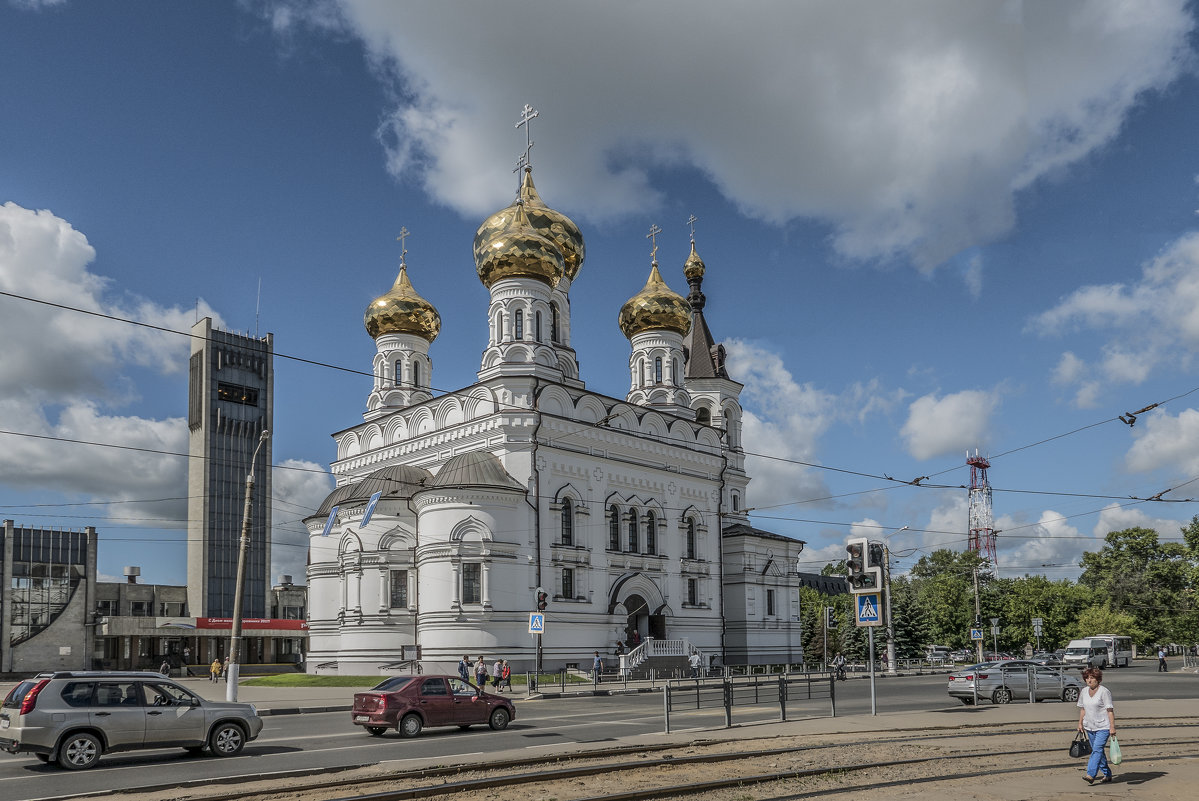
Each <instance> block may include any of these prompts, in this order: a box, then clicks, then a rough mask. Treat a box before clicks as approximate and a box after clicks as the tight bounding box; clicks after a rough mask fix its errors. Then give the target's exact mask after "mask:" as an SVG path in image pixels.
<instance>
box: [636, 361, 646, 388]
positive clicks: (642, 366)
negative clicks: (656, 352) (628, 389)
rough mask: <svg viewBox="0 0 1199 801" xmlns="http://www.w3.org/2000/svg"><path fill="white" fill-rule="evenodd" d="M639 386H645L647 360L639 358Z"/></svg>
mask: <svg viewBox="0 0 1199 801" xmlns="http://www.w3.org/2000/svg"><path fill="white" fill-rule="evenodd" d="M637 386H639V387H643V386H645V361H644V360H642V359H638V360H637Z"/></svg>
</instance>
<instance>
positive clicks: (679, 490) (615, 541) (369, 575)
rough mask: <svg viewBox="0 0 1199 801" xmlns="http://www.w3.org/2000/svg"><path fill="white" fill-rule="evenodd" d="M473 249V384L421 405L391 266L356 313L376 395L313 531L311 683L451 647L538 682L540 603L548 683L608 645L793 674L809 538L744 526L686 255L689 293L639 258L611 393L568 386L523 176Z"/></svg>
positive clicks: (562, 269)
mask: <svg viewBox="0 0 1199 801" xmlns="http://www.w3.org/2000/svg"><path fill="white" fill-rule="evenodd" d="M474 254H475V265H474V267H475V274H476V275H477V277H478V278H479V280H481V281H482V282H483V284H484V286H486V287H487V289H488V290H489V293H490V302H489V304H488V307H487V309H486V315H487V316H486V318H485V319H486V321H487V325H486V330H485V331H484V330H480V334H482V335H485V336H486V345H485V346H484V348H483V352H482V358H481V361H480V365H479V369H478V373H477V376H478V381H477V383H475V384H473V385H471V386H468V387H465V388H463V389H460V390H458V391H455V392H449V393H445V394H440V395H436V396H435V394H434V393H433V391H432V389H431V387H432V386H434V384H433V383H432V382H433V362H432V359H431V358H430V345H431V343H432V342H433V341H434V339H435V338H436V337H437V335H438V333H439V331H440V325H441V321H440V317H439V315H438V314H437V311H436V309H435V308H434V307H433V305H432V304H431V303H429V302H428V301H426V300H425V299H424V298H422V297H421V296H420V295H419V294H418V293H417V291H416V290H415V288H414V287H413V284H412V281H411V280H410V279H409V276H408V266H407V264H406V262H405V260H404V258H401V263H400V270H399V276H398V277H397V278H396V281H395V284H394V286H393V287H392V288H391V290H390V291H389V292H387V293H385V294H384V295H382V296H380V297H379V298H377V299H376V300H375V301H373V302H372V303H371V304H370V305H369V307H368V308H367V311H366V316H365V324H366V330H367V332H368V333H369V335H370V336H371V337H372V339H373V340H374V343H375V352H374V354H373V372H374V376H375V380H374V387H373V389H372V391H371V392H370V394H369V396H368V397H367V399H366V411H365V414H364V416H363V417H364V421H363V422H362V423H360V424H357V425H354V426H352V427H350V428H346V429H344V430H342V431H339V432H337V433H336V434H334V435H333V436H334V439H335V441H336V444H337V457H336V460H335V461H334V462H333V465H332V469H333V473H334V475H335V477H336V480H337V487H336V489H335V490H334V491H333V493H332V494H331V495H329V496H328V497H327V498H326V499H325V500H324V502H323V504H321V506H320V508H319V510H318V511H317V513H316V514H315V515H313V516H312V517H310V518H308V519H307V520H306V523H307V525H308V527H309V531H310V552H309V569H308V580H309V603H310V610H311V611H310V621H309V623H310V634H309V636H310V640H309V647H310V654H309V661H308V664H309V669H310V670H316V669H320V670H328V671H340V672H346V673H363V672H371V671H374V670H375V669H379V668H383V667H385V666H387V665H394V664H396V663H398V662H399V661H400V660H403V659H408V658H415V657H417V656H419V660H420V662H421V663H422V666H423V667H424V668H425V669H426V670H453V666H454V665H455V664H456V663H457V661H458V660H459V659H460V658H461V657H462V655H463V654H471V655H479V654H483V655H486V656H487V657H488V658H489V659H491V658H494V657H503V658H507V659H509V660H510V661H511V662H512V664H513V666H514V667H517V668H518V669H526V668H529V667H532V666H533V665H534V664H535V662H536V660H537V640H536V638H535V637H534V636H531V635H530V628H531V622H530V614H531V612H533V611H534V607H535V604H536V602H537V596H538V593H539V591H543V592H544V593H545V596H546V599H545V600H546V603H547V606H546V609H545V610H544V613H545V616H544V632H543V635H542V637H541V646H542V648H543V657H542V658H543V660H544V661H543V665H544V666H545V667H546V668H551V669H552V668H554V667H560V666H562V665H564V664H569V663H580V664H583V665H587V664H589V663H590V658H591V654H592V653H593V651H595V650H600V651H602V652H604V653H606V654H608V653H610V652H611V650H612V649H613V648H614V646H615V644H616V643H617V642H620V643H622V645H624V646H626V647H630V648H633V649H634V650H633V652H631V653H630V660H633V661H635V659H637V658H640V657H638V656H637V654H638V653H640V654H641V655H642V656H644V655H645V654H647V653H649V652H650V651H652V650H653V649H651V648H650V647H649V646H650V645H651V644H652V645H654V646H656V648H657V652H659V653H678V654H681V655H683V656H685V655H686V654H687V653H689V652H690V650H691V649H696V650H698V651H700V652H702V654H703V658H705V659H706V660H709V661H712V662H717V661H720V660H723V661H725V662H730V663H734V662H735V663H744V662H767V661H789V662H798V661H801V660H802V649H801V648H800V645H799V643H800V638H799V620H800V617H799V590H798V586H799V585H798V582H797V576H796V558H797V556H798V555H799V552H800V550H802V547H803V543H802V542H800V541H797V540H794V539H790V538H787V537H782V536H778V535H775V534H771V533H769V532H762V531H759V530H757V529H755V528H753V527H752V526H750V525H749V521H748V518H747V516H746V509H747V507H748V500H747V497H748V496H747V494H746V493H747V489H748V486H749V483H750V476H748V475H747V474H746V472H745V454H744V451H743V449H742V443H741V419H742V411H741V405H740V403H739V400H738V398H739V393H740V391H741V385H740V384H738V383H737V382H736V381H735V380H733V379H732V378H731V377H730V370H732V369H733V368H734V366H733V365H726V363H725V362H726V359H725V351H724V349H723V348H722V347H721V346H719V345H717V344H716V343H715V342H714V340H713V339H712V335H711V332H710V331H709V329H708V325H707V323H706V321H705V319H704V308H705V304H706V299H705V297H704V294H703V292H702V291H701V287H702V282H703V277H704V272H705V269H706V267H705V265H704V262H703V261H702V260H701V259H700V257H699V255H698V253H697V252H696V248H695V243H694V241H692V243H691V250H690V253H689V254H688V255H687V257H686V258H685V260H684V259H681V260H680V261H681V262H682V263H681V264H680V265H679V267H680V268H681V272H682V273H683V276H684V277H685V279H686V281H687V283H688V284H689V286H690V291H689V294H688V296H687V297H686V298H684V297H683V296H681V295H679V294H677V293H675V292H674V291H673V290H671V289H670V287H669V286H668V285H667V282H666V281H665V280H664V279H663V277H662V273H661V271H660V270H659V266H658V263H657V258H656V256H657V246H656V244H655V246H654V248H653V251H652V253H651V256H650V259H649V262H650V263H649V264H647V265H646V272H647V273H648V280H647V281H646V283H645V286H644V287H643V288H641V290H640V291H638V292H636V293H635V294H634V295H633V297H632V298H630V299H629V301H628V302H627V303H625V305H624V306H623V308H621V309H620V310H619V325H620V327H621V330H622V331H623V332H624V334H625V335H626V337H628V339H629V342H630V351H629V356H628V365H629V387H628V391H627V393H626V394H625V396H624V397H621V398H617V397H612V396H610V395H606V394H602V393H599V392H595V391H592V390H589V389H588V388H587V387H586V385H585V384H584V381H583V379H582V377H581V376H580V374H579V365H578V360H577V359H576V356H575V351H574V349H573V347H572V346H571V299H570V290H571V286H572V284H573V282H574V281H575V280H576V278H577V277H578V275H579V271H580V269H581V267H582V265H583V260H584V242H583V237H582V235H581V234H580V232H579V229H578V228H577V227H576V226H575V224H574V223H573V222H572V221H571V220H570V219H569V218H567V217H566V216H565V215H563V214H561V213H559V212H557V211H555V210H554V209H552V208H549V207H548V206H547V205H546V204H545V203H544V202H542V200H541V198H540V197H539V195H538V193H537V191H536V189H535V187H534V185H533V178H532V171H531V169H526V170H525V171H524V180H523V183H522V185H521V188H520V192H519V196H518V197H517V199H516V201H515V202H513V203H512V204H511V205H510V206H508V207H506V208H504V209H501V210H499V211H498V212H496V213H495V214H493V215H492V216H491V217H489V218H488V219H487V220H485V221H484V222H483V224H482V225H481V226H480V227H479V229H478V232H477V234H476V236H475V240H474ZM429 269H432V268H429ZM466 269H469V268H468V267H465V266H458V265H446V266H438V270H439V271H441V272H449V273H451V274H458V273H462V275H463V277H465V275H466V273H465V272H464V270H466ZM413 272H414V274H419V271H418V270H414V271H413ZM426 274H427V273H426ZM633 289H636V287H630V290H633ZM576 302H577V301H576ZM613 311H614V312H615V311H617V310H615V309H614V310H613ZM651 641H652V642H651Z"/></svg>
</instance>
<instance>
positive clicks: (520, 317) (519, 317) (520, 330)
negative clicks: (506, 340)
mask: <svg viewBox="0 0 1199 801" xmlns="http://www.w3.org/2000/svg"><path fill="white" fill-rule="evenodd" d="M512 338H513V339H524V338H525V313H524V312H523V311H521V310H520V309H517V310H516V313H515V314H513V315H512Z"/></svg>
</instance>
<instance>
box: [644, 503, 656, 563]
mask: <svg viewBox="0 0 1199 801" xmlns="http://www.w3.org/2000/svg"><path fill="white" fill-rule="evenodd" d="M645 552H646V553H647V554H650V555H651V556H653V555H654V554H656V553H657V552H658V519H657V518H656V517H654V513H653V512H650V513H649V514H647V515H646V516H645Z"/></svg>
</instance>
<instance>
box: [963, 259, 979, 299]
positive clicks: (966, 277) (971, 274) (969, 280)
mask: <svg viewBox="0 0 1199 801" xmlns="http://www.w3.org/2000/svg"><path fill="white" fill-rule="evenodd" d="M962 281H963V282H964V283H965V284H966V291H967V292H969V293H970V297H972V298H974V299H975V300H978V299H979V298H980V297H982V294H983V261H982V257H980V256H978V255H975V256H973V257H971V259H970V261H969V262H968V263H967V264H966V267H965V268H964V269H963V270H962Z"/></svg>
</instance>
